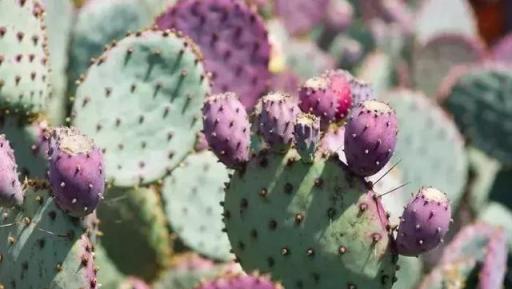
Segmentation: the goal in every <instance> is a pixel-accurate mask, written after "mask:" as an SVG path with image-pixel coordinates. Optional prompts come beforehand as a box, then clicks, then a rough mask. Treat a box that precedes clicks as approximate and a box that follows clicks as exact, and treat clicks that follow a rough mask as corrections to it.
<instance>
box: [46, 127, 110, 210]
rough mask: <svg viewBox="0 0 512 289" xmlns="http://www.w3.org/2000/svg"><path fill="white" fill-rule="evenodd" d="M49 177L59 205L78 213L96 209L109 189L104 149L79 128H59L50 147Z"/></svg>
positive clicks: (50, 142) (52, 137) (53, 132)
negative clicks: (107, 187)
mask: <svg viewBox="0 0 512 289" xmlns="http://www.w3.org/2000/svg"><path fill="white" fill-rule="evenodd" d="M48 158H49V180H50V185H51V187H52V191H53V194H54V196H55V201H56V203H57V205H58V206H59V207H60V208H61V209H62V210H64V211H65V212H67V213H68V214H69V215H71V216H74V217H83V216H85V215H88V214H90V213H92V212H93V211H94V209H96V207H97V206H98V203H99V201H100V199H102V198H103V192H104V190H105V172H104V170H103V168H104V165H103V153H102V152H101V150H100V149H99V148H98V147H96V146H95V144H94V142H93V141H92V139H90V138H89V137H87V136H85V135H83V134H81V133H80V132H79V131H78V130H77V129H76V128H66V127H61V128H55V129H53V131H52V132H51V135H50V140H49V149H48Z"/></svg>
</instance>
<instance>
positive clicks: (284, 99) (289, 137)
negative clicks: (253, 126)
mask: <svg viewBox="0 0 512 289" xmlns="http://www.w3.org/2000/svg"><path fill="white" fill-rule="evenodd" d="M260 105H261V112H260V114H259V116H258V131H259V132H260V134H261V135H262V137H263V139H264V140H265V141H266V142H267V143H268V145H269V146H270V147H271V148H272V149H274V150H275V151H281V150H285V149H286V148H288V147H290V145H292V143H293V139H294V138H293V126H294V124H295V119H296V117H297V114H298V113H299V111H300V109H299V106H298V104H297V101H296V100H295V99H294V98H292V97H291V96H290V95H287V94H284V93H282V92H272V93H269V94H267V95H265V96H264V97H263V98H261V100H260Z"/></svg>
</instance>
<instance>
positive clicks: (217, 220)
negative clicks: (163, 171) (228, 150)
mask: <svg viewBox="0 0 512 289" xmlns="http://www.w3.org/2000/svg"><path fill="white" fill-rule="evenodd" d="M228 174H229V170H228V169H227V168H226V167H225V166H224V165H223V164H222V163H220V162H219V160H218V158H217V157H216V156H215V155H214V154H213V153H212V152H210V151H203V152H200V153H195V154H192V155H189V156H188V157H187V158H186V159H185V160H184V161H183V163H182V164H181V165H180V166H178V167H177V168H176V169H175V170H174V171H173V172H172V174H171V175H170V176H169V177H167V178H165V180H164V184H163V187H162V195H163V198H164V200H165V203H166V205H165V211H166V213H167V217H168V221H169V222H170V224H171V227H172V228H173V231H174V232H176V234H178V236H179V237H180V238H181V240H183V242H184V243H185V244H186V245H187V246H189V247H190V248H192V249H193V250H195V251H196V252H199V253H201V254H203V255H205V256H208V257H210V258H213V259H218V260H228V259H230V257H231V254H230V252H229V251H230V250H231V246H230V244H229V240H228V237H227V235H226V233H225V232H223V231H222V229H223V228H224V223H223V222H222V207H221V206H220V205H219V203H220V202H221V201H222V200H224V183H226V182H228V181H229V177H228Z"/></svg>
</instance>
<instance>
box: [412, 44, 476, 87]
mask: <svg viewBox="0 0 512 289" xmlns="http://www.w3.org/2000/svg"><path fill="white" fill-rule="evenodd" d="M483 55H484V44H483V43H481V42H480V41H479V39H478V38H474V39H473V38H469V37H465V36H463V35H459V34H443V35H437V36H436V37H434V38H432V39H429V40H428V42H427V43H426V44H425V45H418V46H417V47H415V49H414V53H413V57H412V59H413V78H414V83H415V85H416V87H417V88H418V89H420V90H422V91H423V92H425V94H426V95H427V96H428V97H436V96H437V93H438V91H439V88H440V85H441V84H442V81H443V79H444V78H445V77H446V76H447V75H448V73H449V72H450V70H451V69H452V68H453V66H456V65H463V64H468V63H474V62H477V61H478V60H480V58H481V57H482V56H483Z"/></svg>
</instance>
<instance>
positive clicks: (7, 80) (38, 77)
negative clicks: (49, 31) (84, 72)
mask: <svg viewBox="0 0 512 289" xmlns="http://www.w3.org/2000/svg"><path fill="white" fill-rule="evenodd" d="M42 14H43V10H42V6H41V4H40V3H39V2H38V1H36V0H25V1H20V0H2V1H0V109H2V110H10V111H15V112H20V113H37V112H41V111H42V110H43V109H44V108H45V105H46V101H47V98H48V88H49V86H48V81H49V76H48V55H47V51H46V48H45V45H46V34H45V31H44V28H43V21H42Z"/></svg>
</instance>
